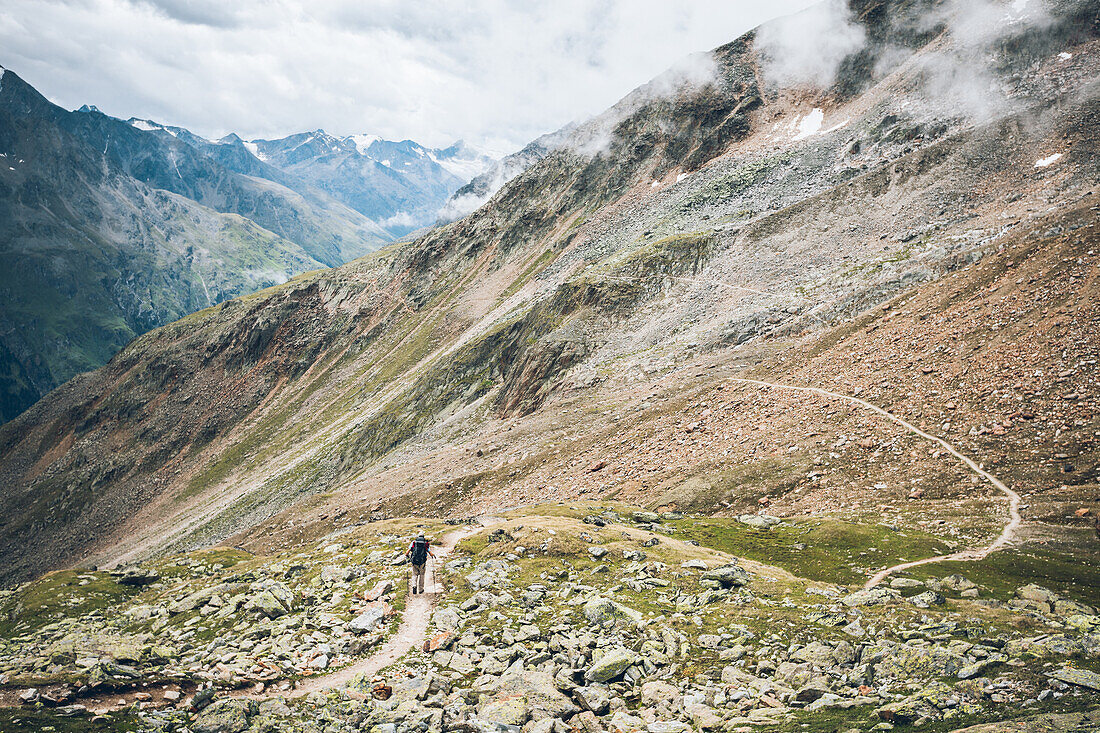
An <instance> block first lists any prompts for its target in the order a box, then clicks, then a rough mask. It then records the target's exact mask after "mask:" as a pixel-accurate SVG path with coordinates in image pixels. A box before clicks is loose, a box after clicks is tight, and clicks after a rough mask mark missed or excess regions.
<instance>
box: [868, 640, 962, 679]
mask: <svg viewBox="0 0 1100 733" xmlns="http://www.w3.org/2000/svg"><path fill="white" fill-rule="evenodd" d="M884 652H885V653H884V659H883V660H882V661H881V662H879V663H878V665H877V666H876V667H875V671H876V679H878V678H887V677H894V678H896V679H899V680H910V679H914V678H917V679H919V678H928V677H955V676H956V675H957V674H958V672H959V670H960V669H962V667H963V666H964V661H965V660H964V659H963V658H962V657H961V656H959V655H958V654H955V653H954V652H952V651H948V650H947V649H945V648H943V647H940V646H918V645H911V644H898V645H891V646H890V648H888V649H884ZM866 653H867V652H866V651H865V652H864V654H865V655H866Z"/></svg>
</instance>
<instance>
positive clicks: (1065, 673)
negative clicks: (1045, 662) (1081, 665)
mask: <svg viewBox="0 0 1100 733" xmlns="http://www.w3.org/2000/svg"><path fill="white" fill-rule="evenodd" d="M1050 676H1051V677H1053V678H1054V679H1056V680H1060V681H1062V682H1065V683H1066V684H1070V685H1077V686H1078V687H1087V688H1088V689H1090V690H1098V691H1100V674H1097V673H1096V672H1090V671H1088V670H1087V669H1076V668H1075V667H1063V668H1062V669H1059V670H1056V671H1054V672H1051V673H1050Z"/></svg>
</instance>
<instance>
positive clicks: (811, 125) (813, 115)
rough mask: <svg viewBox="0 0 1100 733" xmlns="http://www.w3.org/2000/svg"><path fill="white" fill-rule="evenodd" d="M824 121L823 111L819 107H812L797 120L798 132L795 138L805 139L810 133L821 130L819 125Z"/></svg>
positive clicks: (813, 133) (814, 133)
mask: <svg viewBox="0 0 1100 733" xmlns="http://www.w3.org/2000/svg"><path fill="white" fill-rule="evenodd" d="M823 122H825V112H824V110H822V109H821V108H820V107H814V109H813V111H812V112H810V114H808V115H806V116H805V117H803V118H802V119H801V120H799V121H798V134H797V135H795V136H794V139H795V140H805V139H806V138H808V137H810V136H811V135H816V134H817V133H819V132H821V125H822V123H823Z"/></svg>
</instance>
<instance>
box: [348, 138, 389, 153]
mask: <svg viewBox="0 0 1100 733" xmlns="http://www.w3.org/2000/svg"><path fill="white" fill-rule="evenodd" d="M344 140H345V141H347V142H349V143H351V144H352V145H354V146H355V149H356V151H358V153H359V154H360V155H366V154H367V150H369V149H370V146H371V145H374V144H375V143H377V142H382V138H381V137H379V136H378V135H367V134H365V133H363V134H359V135H348V136H347V137H345V138H344Z"/></svg>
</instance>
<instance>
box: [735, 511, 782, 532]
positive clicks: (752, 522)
mask: <svg viewBox="0 0 1100 733" xmlns="http://www.w3.org/2000/svg"><path fill="white" fill-rule="evenodd" d="M737 521H738V522H740V523H741V524H747V525H748V526H750V527H752V528H753V529H771V528H772V527H774V526H776V525H777V524H782V522H783V520H782V519H780V518H779V517H773V516H771V515H769V514H742V515H741V516H739V517H738V518H737Z"/></svg>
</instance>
